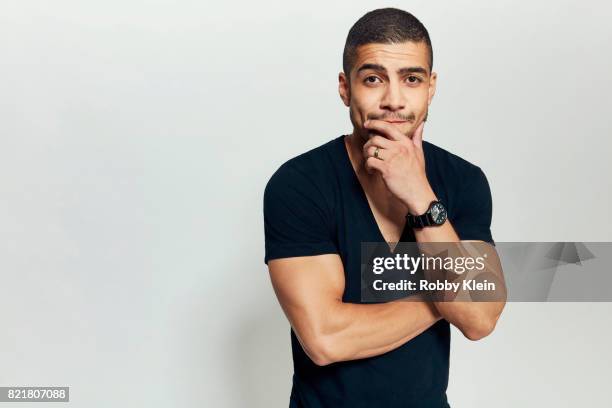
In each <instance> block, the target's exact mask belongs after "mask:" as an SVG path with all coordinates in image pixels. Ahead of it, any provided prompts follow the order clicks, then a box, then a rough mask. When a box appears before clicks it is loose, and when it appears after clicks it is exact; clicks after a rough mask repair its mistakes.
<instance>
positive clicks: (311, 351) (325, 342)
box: [305, 336, 339, 367]
mask: <svg viewBox="0 0 612 408" xmlns="http://www.w3.org/2000/svg"><path fill="white" fill-rule="evenodd" d="M305 351H306V350H305ZM306 354H308V357H310V359H311V360H312V362H313V363H315V364H316V365H318V366H320V367H322V366H326V365H330V364H332V363H335V362H337V361H339V357H338V354H337V353H336V350H335V347H334V345H333V343H332V341H331V340H330V339H329V338H327V337H326V336H318V337H317V338H316V339H314V340H313V341H311V344H310V345H309V347H308V351H307V353H306Z"/></svg>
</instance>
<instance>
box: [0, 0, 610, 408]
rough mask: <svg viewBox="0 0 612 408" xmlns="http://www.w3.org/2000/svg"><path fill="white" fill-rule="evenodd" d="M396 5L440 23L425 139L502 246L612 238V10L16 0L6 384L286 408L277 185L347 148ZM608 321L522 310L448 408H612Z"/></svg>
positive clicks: (2, 305) (2, 151)
mask: <svg viewBox="0 0 612 408" xmlns="http://www.w3.org/2000/svg"><path fill="white" fill-rule="evenodd" d="M387 5H392V6H397V7H401V8H403V9H406V10H407V11H410V12H412V13H414V14H415V15H416V16H417V17H418V18H419V19H420V20H421V21H422V22H423V23H424V24H425V26H426V27H427V28H428V30H429V32H430V35H431V39H432V42H433V49H434V70H435V71H436V72H438V75H439V79H438V90H437V94H436V96H435V98H434V100H433V103H432V105H431V108H430V116H429V120H428V122H427V125H426V127H425V131H424V137H425V139H427V140H430V141H432V142H433V143H435V144H437V145H439V146H441V147H444V148H445V149H447V150H450V151H451V152H453V153H456V154H458V155H460V156H462V157H464V158H466V159H468V160H469V161H471V162H473V163H475V164H477V165H479V166H480V167H481V168H482V169H483V170H484V171H485V173H486V174H487V177H488V179H489V182H490V185H491V189H492V194H493V225H492V231H493V237H494V238H495V240H496V241H500V242H501V241H610V240H612V231H611V227H612V217H611V215H610V208H612V193H611V185H610V181H609V176H610V172H611V170H612V165H611V164H610V154H611V152H612V144H611V143H610V137H611V136H612V132H611V130H612V125H611V124H610V106H611V104H612V96H611V95H612V83H611V77H612V75H611V72H612V55H611V54H612V52H611V51H610V40H611V37H612V35H611V34H612V28H611V25H610V21H611V20H610V18H611V17H612V15H611V14H612V8H611V7H610V4H609V3H606V2H603V1H602V2H599V3H597V2H585V1H580V2H579V1H572V2H569V1H554V2H553V1H540V2H533V1H530V2H522V3H517V2H516V1H496V2H490V1H484V0H483V1H469V2H461V3H460V2H430V1H429V2H428V1H413V2H401V3H387V2H358V1H350V2H348V1H345V2H330V1H325V2H322V1H309V2H295V3H294V4H290V3H288V2H281V1H278V2H242V3H237V2H226V3H222V2H217V3H214V4H212V3H207V2H201V1H170V0H159V1H148V2H144V1H136V0H121V1H118V0H113V1H98V2H83V1H67V0H58V1H53V2H49V1H23V0H22V1H3V2H2V3H1V4H0V55H1V57H0V95H1V96H0V104H1V105H0V277H1V278H2V280H1V284H0V322H1V326H0V385H1V386H9V385H57V386H70V387H71V406H75V407H88V408H89V407H108V406H126V407H127V406H151V407H168V406H177V407H196V406H198V407H201V406H209V407H286V406H287V405H288V396H289V390H290V384H291V373H292V364H291V355H290V337H289V325H288V323H287V321H286V319H285V317H284V315H283V314H282V311H281V309H280V307H279V306H278V303H277V301H276V298H275V296H274V293H273V291H272V289H271V286H270V283H269V278H268V273H267V267H266V265H265V264H264V263H263V249H264V242H263V219H262V194H263V189H264V186H265V184H266V182H267V180H268V178H269V177H270V175H271V174H272V173H273V172H274V171H275V170H276V169H277V168H278V166H279V165H280V164H281V163H283V162H284V161H286V160H287V159H289V158H290V157H293V156H295V155H297V154H299V153H302V152H304V151H306V150H308V149H311V148H313V147H316V146H318V145H320V144H322V143H325V142H327V141H329V140H331V139H332V138H335V137H337V136H339V135H340V134H346V133H350V131H351V130H352V129H351V127H350V122H349V117H348V110H347V108H346V107H344V105H343V104H342V103H341V101H340V98H339V96H338V92H337V76H338V72H339V71H340V70H341V62H342V49H343V46H344V41H345V39H346V35H347V33H348V30H349V28H350V27H351V25H352V24H353V23H354V22H355V21H356V20H357V19H358V18H359V17H360V16H361V15H363V14H364V13H365V12H367V11H369V10H371V9H374V8H378V7H383V6H387ZM611 311H612V304H610V303H607V304H604V303H601V304H586V303H583V304H578V303H573V304H559V303H557V304H552V303H548V304H516V303H514V304H508V306H507V307H506V310H505V312H504V314H503V316H502V318H501V320H500V321H499V323H498V327H497V329H496V331H495V332H494V333H493V334H492V335H491V336H489V337H487V338H485V339H483V340H481V341H479V342H470V341H468V340H466V339H464V338H462V337H461V334H460V333H459V332H458V331H456V330H454V331H453V339H452V346H451V356H452V357H451V365H450V385H449V389H448V395H449V400H450V403H451V405H452V406H453V407H471V408H474V407H517V406H521V407H572V406H602V405H604V404H605V403H606V401H608V395H609V380H610V373H609V371H608V370H609V367H610V366H611V365H612V353H611V352H610V348H609V344H610V336H611V334H612V331H611V328H610V326H611V325H610V312H611ZM407 369H409V367H407ZM9 405H10V404H5V405H3V406H9ZM28 405H30V404H20V405H19V406H20V407H24V408H25V407H27V406H28ZM31 405H32V406H34V407H38V408H40V407H41V406H44V405H45V404H31Z"/></svg>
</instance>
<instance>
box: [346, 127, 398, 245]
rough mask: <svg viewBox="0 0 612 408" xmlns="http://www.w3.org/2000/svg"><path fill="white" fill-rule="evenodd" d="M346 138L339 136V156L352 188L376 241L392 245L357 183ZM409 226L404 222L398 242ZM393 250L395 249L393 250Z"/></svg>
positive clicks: (363, 191) (359, 183)
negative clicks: (356, 192)
mask: <svg viewBox="0 0 612 408" xmlns="http://www.w3.org/2000/svg"><path fill="white" fill-rule="evenodd" d="M346 137H347V135H342V136H340V137H339V138H338V139H339V145H340V146H339V147H340V149H341V152H342V154H341V156H342V160H343V162H344V165H345V166H347V169H348V170H349V171H350V173H351V179H352V182H353V184H354V188H355V189H356V190H357V191H358V194H359V196H360V198H361V199H360V200H359V201H360V202H361V203H362V209H363V210H364V211H365V212H366V213H367V214H368V217H369V219H370V223H371V224H372V225H373V226H374V228H375V229H376V235H377V236H378V237H377V239H378V240H379V242H386V243H387V244H390V243H393V242H392V241H390V242H388V241H387V240H386V239H385V236H384V235H383V233H382V231H381V229H380V226H379V225H378V222H377V221H376V217H375V216H374V212H373V211H372V207H371V206H370V202H369V201H368V196H367V195H366V193H365V190H364V189H363V186H362V185H361V181H359V177H357V173H356V172H355V168H354V167H353V163H352V162H351V158H350V156H349V152H348V146H347V145H346V142H345V140H344V139H345V138H346ZM408 228H409V226H408V223H407V222H406V223H405V224H404V229H403V230H402V233H401V235H400V238H399V241H400V242H401V241H402V238H404V237H405V235H406V233H407V232H408V231H407V230H408ZM393 249H395V247H394V248H393ZM389 251H390V252H391V253H393V251H392V250H391V248H389Z"/></svg>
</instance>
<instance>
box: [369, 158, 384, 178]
mask: <svg viewBox="0 0 612 408" xmlns="http://www.w3.org/2000/svg"><path fill="white" fill-rule="evenodd" d="M365 168H366V170H368V173H370V174H372V171H377V172H379V173H380V174H381V175H383V176H384V175H385V174H387V164H386V163H385V162H384V161H382V160H378V159H375V158H374V157H368V159H367V160H366V162H365Z"/></svg>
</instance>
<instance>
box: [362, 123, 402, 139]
mask: <svg viewBox="0 0 612 408" xmlns="http://www.w3.org/2000/svg"><path fill="white" fill-rule="evenodd" d="M363 126H364V127H365V128H366V129H368V130H374V131H377V132H378V133H380V134H382V135H383V136H386V137H387V139H389V140H396V141H400V140H403V139H404V138H405V136H404V134H403V133H402V132H401V131H400V130H399V129H398V128H397V127H396V126H395V125H392V124H390V123H388V122H385V121H384V120H377V119H369V120H367V121H366V122H365V123H364V124H363Z"/></svg>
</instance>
